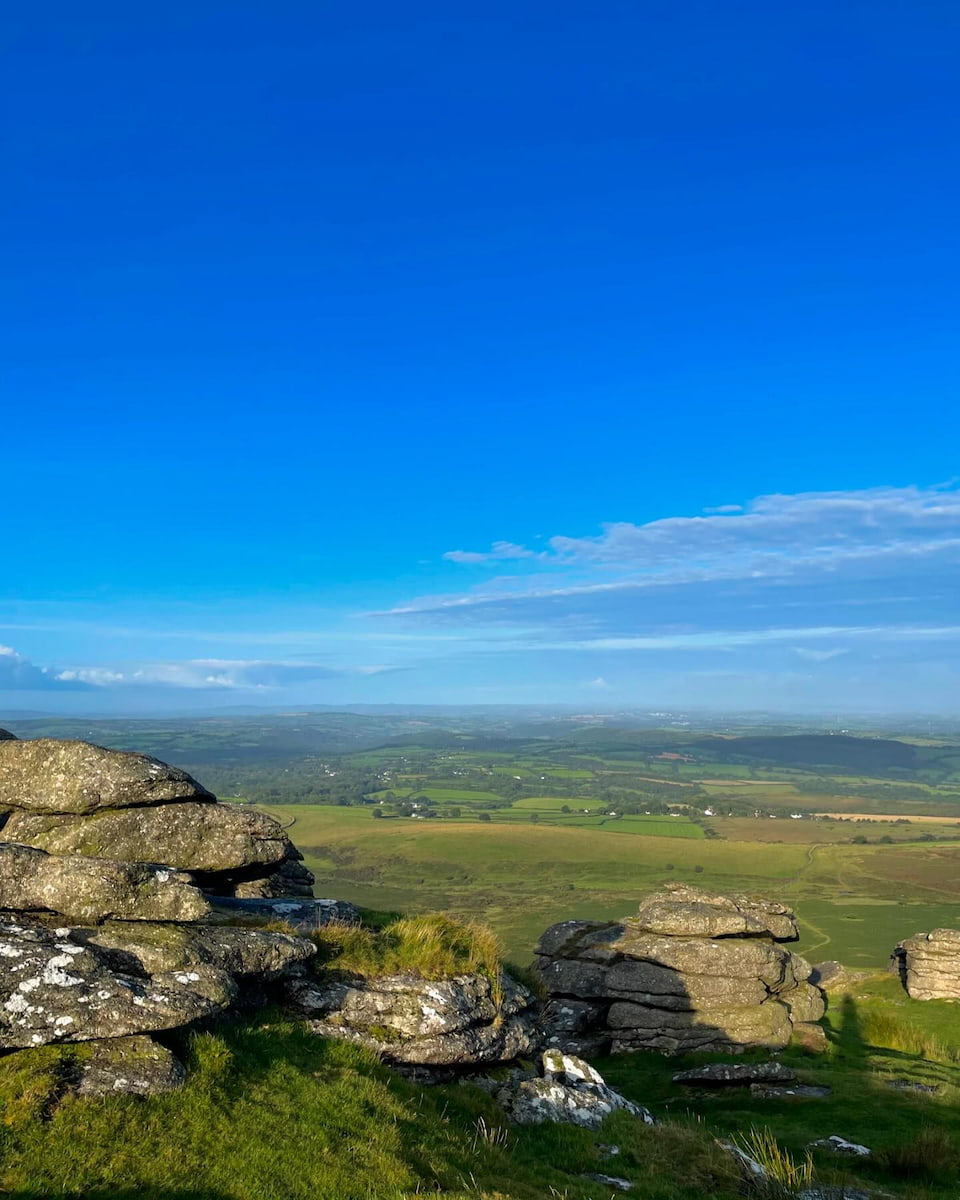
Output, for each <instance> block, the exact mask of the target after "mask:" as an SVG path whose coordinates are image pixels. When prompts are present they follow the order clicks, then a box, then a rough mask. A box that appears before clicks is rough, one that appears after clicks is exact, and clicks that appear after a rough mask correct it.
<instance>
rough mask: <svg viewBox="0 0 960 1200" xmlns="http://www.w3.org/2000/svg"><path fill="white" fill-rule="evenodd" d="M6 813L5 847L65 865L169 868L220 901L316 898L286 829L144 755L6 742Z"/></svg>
mask: <svg viewBox="0 0 960 1200" xmlns="http://www.w3.org/2000/svg"><path fill="white" fill-rule="evenodd" d="M0 814H2V815H0V823H2V828H0V838H2V839H3V841H4V842H14V843H18V844H20V845H23V846H32V847H33V848H34V849H37V850H46V851H47V852H48V853H50V854H54V855H60V856H63V857H64V858H68V857H71V858H72V857H75V856H78V855H79V856H83V857H86V858H97V859H114V860H120V861H123V862H127V863H163V864H164V865H165V866H166V867H172V868H174V869H175V870H177V871H186V872H189V873H190V875H191V876H192V882H193V884H194V885H195V886H196V887H198V888H200V889H201V890H202V891H204V892H207V893H209V894H211V895H217V896H245V897H256V896H260V897H274V898H280V897H283V896H296V897H308V896H310V895H312V889H313V882H314V880H313V875H312V874H311V873H310V872H309V871H308V870H307V869H306V867H304V866H303V864H302V862H301V861H300V860H301V858H302V856H301V854H300V853H299V851H298V850H297V849H296V848H295V847H294V846H293V844H292V843H291V841H290V839H289V838H288V837H287V836H286V834H285V833H284V831H283V827H282V826H281V825H280V823H279V822H278V821H275V820H274V819H273V818H272V817H269V816H267V815H266V814H265V813H261V812H259V811H257V810H256V809H253V808H247V807H244V806H242V805H236V804H220V803H218V802H217V799H216V797H215V796H213V795H212V794H211V793H210V792H208V791H207V790H206V788H204V787H203V786H202V785H201V784H199V783H198V782H197V781H196V780H195V779H194V778H193V777H192V776H190V775H188V774H187V773H186V771H181V770H179V769H178V768H177V767H170V766H167V764H166V763H162V762H159V761H158V760H157V759H155V758H149V757H148V756H146V755H143V754H129V753H127V752H125V751H120V750H107V749H104V747H102V746H94V745H92V744H90V743H88V742H76V741H56V740H54V739H52V738H38V739H37V740H36V741H18V740H16V739H13V740H7V741H3V742H0ZM53 911H57V912H62V911H63V909H54V910H53ZM146 919H148V920H150V919H154V917H152V916H151V917H147V918H146ZM161 919H163V918H161ZM170 919H179V918H170ZM184 919H194V918H184Z"/></svg>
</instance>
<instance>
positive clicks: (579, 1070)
mask: <svg viewBox="0 0 960 1200" xmlns="http://www.w3.org/2000/svg"><path fill="white" fill-rule="evenodd" d="M494 1096H495V1098H496V1100H497V1102H498V1103H499V1104H500V1105H501V1106H502V1107H503V1109H504V1110H505V1111H506V1113H507V1115H508V1116H509V1117H510V1119H511V1120H513V1121H515V1122H516V1123H517V1124H518V1125H543V1124H545V1123H547V1122H552V1123H564V1124H568V1125H581V1126H583V1127H584V1128H586V1129H596V1128H598V1127H599V1126H600V1125H601V1124H602V1123H603V1121H604V1120H605V1119H606V1118H607V1117H608V1116H610V1114H611V1113H613V1112H627V1113H630V1114H631V1116H634V1117H638V1118H639V1119H640V1120H641V1121H643V1122H644V1123H645V1124H647V1125H652V1124H653V1123H654V1120H653V1117H652V1116H651V1114H650V1113H649V1111H648V1110H647V1109H645V1108H643V1107H641V1106H640V1105H639V1104H634V1103H633V1101H632V1100H627V1099H626V1098H625V1097H624V1096H621V1095H620V1093H619V1092H616V1091H614V1090H613V1088H611V1087H608V1085H607V1084H606V1083H605V1082H604V1079H603V1076H602V1075H601V1074H600V1072H599V1071H597V1070H595V1069H594V1068H593V1067H591V1066H590V1064H589V1063H586V1062H584V1061H583V1059H582V1058H576V1057H574V1056H573V1055H569V1054H561V1053H560V1051H559V1050H548V1051H546V1052H545V1053H544V1054H543V1056H542V1058H541V1060H540V1072H539V1075H536V1076H526V1077H521V1078H520V1079H519V1080H517V1079H514V1080H511V1081H510V1082H509V1083H507V1084H506V1085H504V1086H503V1087H501V1088H499V1089H497V1090H496V1091H495V1092H494Z"/></svg>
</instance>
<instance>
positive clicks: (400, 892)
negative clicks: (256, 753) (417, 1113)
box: [269, 805, 960, 967]
mask: <svg viewBox="0 0 960 1200" xmlns="http://www.w3.org/2000/svg"><path fill="white" fill-rule="evenodd" d="M269 811H270V812H271V813H273V815H275V816H277V817H279V818H280V819H282V820H283V821H284V823H289V822H293V824H292V826H291V828H290V830H289V832H290V835H291V836H292V837H293V839H294V840H295V841H296V843H297V844H298V845H299V846H300V848H301V849H302V850H303V852H304V854H305V856H306V860H307V865H308V866H309V867H310V868H311V870H313V871H314V872H315V873H316V875H317V880H318V883H317V892H318V894H322V895H333V896H337V897H340V898H343V899H349V900H354V901H355V902H357V903H360V904H363V905H367V906H369V907H374V908H389V909H394V910H396V911H402V912H432V911H442V912H447V913H451V914H454V915H458V916H461V917H465V918H477V919H481V920H484V921H486V922H488V923H489V924H490V925H491V926H492V927H493V928H494V929H495V930H496V932H497V933H498V934H499V936H500V937H501V939H502V940H503V942H504V944H505V946H506V948H507V951H508V953H509V955H510V957H511V958H512V959H514V960H515V961H527V960H528V959H529V956H530V953H531V950H532V947H533V945H534V943H535V941H536V938H537V936H538V935H539V933H540V932H542V930H543V929H544V928H546V926H547V925H549V924H552V923H553V922H554V921H559V920H565V919H568V918H572V917H587V918H615V917H618V916H623V915H624V914H625V913H628V912H630V910H631V909H632V908H634V907H636V905H637V903H638V902H639V900H640V899H641V897H642V896H643V895H645V894H646V893H647V892H649V891H651V890H652V889H654V888H656V887H658V886H660V885H661V884H662V883H663V882H666V881H670V880H688V881H690V882H695V883H698V884H701V885H703V886H705V887H713V888H716V889H718V890H726V891H730V890H750V891H756V892H760V893H761V894H764V895H767V896H770V897H773V898H777V899H782V900H787V901H789V902H790V903H792V904H794V905H795V907H796V909H797V912H798V914H799V916H800V921H801V927H802V930H803V940H802V941H801V943H800V946H799V949H800V950H801V952H803V953H808V954H811V955H812V956H813V957H814V958H815V959H818V960H819V959H823V958H839V959H840V960H841V961H843V962H846V963H848V964H849V965H850V966H854V967H881V966H883V964H884V963H885V961H886V959H887V956H888V955H889V953H890V951H891V949H892V948H893V946H894V945H895V944H896V942H898V941H899V940H900V939H901V938H903V937H907V936H909V935H910V934H912V933H916V932H917V931H918V930H921V929H930V928H935V927H937V926H943V925H947V926H950V925H960V843H946V842H941V843H931V844H927V843H920V842H909V841H904V842H899V843H891V844H869V845H857V844H852V843H850V842H849V841H847V842H837V841H830V840H824V841H810V840H807V841H802V840H790V841H784V842H779V843H778V842H768V841H760V840H758V839H757V838H756V837H754V838H753V840H743V841H740V840H736V841H735V840H731V839H729V838H728V837H714V838H703V837H699V838H689V837H677V836H673V837H665V836H661V835H660V833H659V831H658V829H657V826H659V825H661V824H662V825H665V826H666V827H667V830H666V831H667V832H670V833H673V832H675V828H676V827H678V826H681V822H680V821H679V820H670V819H667V820H660V821H657V820H654V819H650V818H648V820H650V821H651V825H650V827H649V829H650V832H649V833H647V834H646V835H645V833H644V830H643V828H642V827H641V828H640V829H638V830H635V831H633V832H632V833H631V834H629V835H628V834H627V833H624V834H622V835H618V834H614V833H611V832H610V831H609V828H606V827H604V828H585V827H579V826H574V825H558V824H548V823H545V822H544V821H541V822H538V823H531V822H530V821H529V820H526V821H523V822H520V821H515V820H511V819H502V818H501V815H500V814H499V813H497V814H494V819H492V820H490V821H487V822H482V821H479V820H477V819H475V818H460V819H457V820H453V819H445V820H442V821H441V820H437V821H426V820H425V821H420V820H410V819H396V820H371V819H370V812H369V811H367V810H366V809H363V808H330V807H325V806H317V805H300V806H296V805H288V806H282V807H273V808H271V809H270V810H269ZM638 820H642V818H638ZM773 824H776V825H782V826H783V827H784V829H785V830H789V831H790V833H791V834H793V833H794V831H795V830H797V829H798V827H800V826H803V827H804V828H806V829H807V830H809V831H810V832H809V834H808V836H813V835H815V834H816V833H817V832H818V831H819V830H820V825H819V823H813V822H769V821H768V822H766V823H765V824H764V826H763V828H764V829H766V828H767V827H769V826H770V825H773ZM615 825H616V823H614V822H611V823H610V826H611V827H615ZM691 828H694V829H698V827H697V826H691ZM698 832H700V831H699V829H698ZM826 832H827V833H829V830H827V831H826Z"/></svg>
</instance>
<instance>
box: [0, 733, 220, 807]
mask: <svg viewBox="0 0 960 1200" xmlns="http://www.w3.org/2000/svg"><path fill="white" fill-rule="evenodd" d="M214 799H215V797H214V796H212V795H211V794H210V792H208V791H207V789H206V788H205V787H202V786H201V785H200V784H199V783H197V781H196V780H195V779H194V778H192V777H191V776H190V775H188V774H187V773H186V771H181V770H179V769H178V768H177V767H170V766H167V764H166V763H162V762H160V761H159V760H158V759H156V758H150V757H149V756H148V755H146V754H130V753H127V752H126V751H123V750H107V749H105V748H104V747H103V746H95V745H93V743H91V742H76V741H58V740H57V739H55V738H37V739H35V740H32V741H20V740H19V739H17V738H10V739H4V740H3V741H0V809H9V808H13V809H18V808H21V809H26V810H27V811H28V812H43V813H90V812H95V811H96V810H97V809H99V808H126V807H127V806H128V805H145V804H168V803H170V802H171V801H179V800H198V801H202V802H206V803H211V802H212V801H213V800H214Z"/></svg>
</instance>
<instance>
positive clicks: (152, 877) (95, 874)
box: [0, 842, 210, 923]
mask: <svg viewBox="0 0 960 1200" xmlns="http://www.w3.org/2000/svg"><path fill="white" fill-rule="evenodd" d="M0 909H5V910H7V911H10V912H17V913H59V914H60V915H62V916H64V917H66V918H67V920H69V921H75V922H78V923H87V922H91V921H103V920H105V919H107V918H109V917H117V918H120V919H121V920H128V921H197V920H199V919H200V918H201V917H204V916H206V915H207V914H208V913H209V912H210V905H209V903H208V902H207V900H206V897H205V896H204V895H203V893H202V892H201V891H200V890H199V888H195V887H194V886H193V885H192V883H191V881H190V878H189V876H187V875H183V874H180V873H179V872H177V871H172V870H170V868H169V867H164V866H159V865H157V864H156V863H149V862H115V861H114V860H112V859H106V858H86V857H84V856H83V855H69V856H65V857H61V856H59V855H56V854H47V853H46V851H44V850H37V849H35V848H34V847H32V846H21V845H17V844H15V843H12V842H0Z"/></svg>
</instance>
